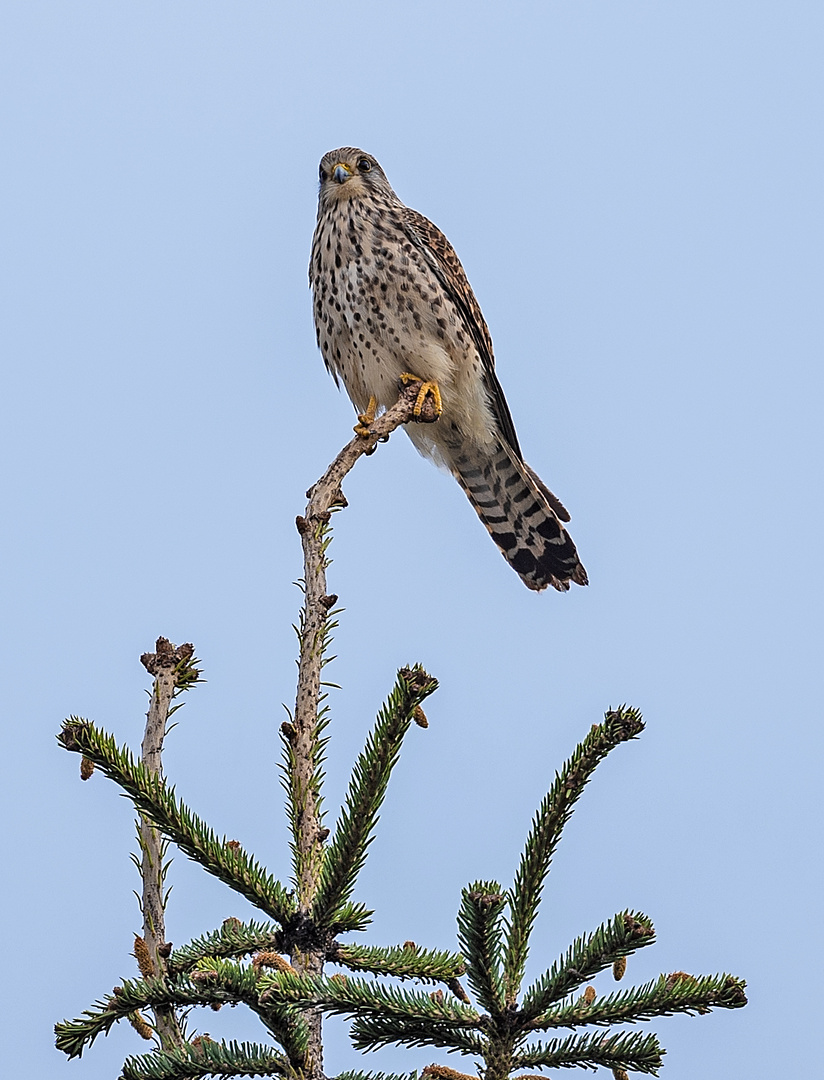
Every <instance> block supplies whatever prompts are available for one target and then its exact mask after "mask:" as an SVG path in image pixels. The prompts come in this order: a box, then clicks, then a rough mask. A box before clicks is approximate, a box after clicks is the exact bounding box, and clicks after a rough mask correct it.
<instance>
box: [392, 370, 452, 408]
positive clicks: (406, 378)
mask: <svg viewBox="0 0 824 1080" xmlns="http://www.w3.org/2000/svg"><path fill="white" fill-rule="evenodd" d="M401 382H402V383H403V385H404V386H408V385H409V384H410V383H416V382H417V383H420V384H421V388H420V390H419V391H418V399H417V401H416V402H415V408H414V409H413V410H412V412H413V415H414V416H415V419H418V417H420V415H421V410H422V409H423V404H424V402H425V401H426V396H427V394H431V395H432V405H433V411H434V413H435V419H436V420H437V419H438V417H439V416H440V415H441V413H442V412H443V402H442V401H441V390H440V387H439V386H438V384H437V383H436V382H427V381H426V380H425V379H422V378H421V377H420V375H412V374H411V373H410V372H408V371H404V373H403V374H402V375H401Z"/></svg>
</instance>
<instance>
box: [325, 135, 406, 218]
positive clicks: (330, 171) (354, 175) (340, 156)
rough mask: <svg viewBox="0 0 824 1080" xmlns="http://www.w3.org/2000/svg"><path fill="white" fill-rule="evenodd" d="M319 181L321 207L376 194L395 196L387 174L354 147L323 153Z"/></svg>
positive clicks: (373, 159) (370, 158)
mask: <svg viewBox="0 0 824 1080" xmlns="http://www.w3.org/2000/svg"><path fill="white" fill-rule="evenodd" d="M319 179H320V201H321V203H322V204H327V205H329V204H333V203H336V202H342V201H345V200H347V199H362V198H365V197H369V196H370V195H372V196H374V195H376V194H382V195H389V196H392V197H395V193H394V191H393V190H392V188H391V186H390V184H389V181H388V180H387V179H386V174H385V173H384V171H383V169H382V168H381V167H380V165H379V164H378V162H377V161H376V160H375V158H373V157H372V155H371V154H367V153H365V152H364V151H363V150H358V149H357V147H354V146H344V147H341V149H340V150H330V151H329V153H328V154H324V156H323V157H322V158H321V163H320V170H319Z"/></svg>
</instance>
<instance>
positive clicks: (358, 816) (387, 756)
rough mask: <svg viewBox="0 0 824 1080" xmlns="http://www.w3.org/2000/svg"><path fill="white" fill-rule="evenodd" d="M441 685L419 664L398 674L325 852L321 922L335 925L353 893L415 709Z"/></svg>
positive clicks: (317, 912)
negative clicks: (343, 906)
mask: <svg viewBox="0 0 824 1080" xmlns="http://www.w3.org/2000/svg"><path fill="white" fill-rule="evenodd" d="M437 686H438V683H437V680H435V679H433V678H432V677H431V676H430V675H427V673H426V672H425V671H424V670H423V668H422V667H421V666H420V665H419V664H416V665H415V667H413V668H402V669H401V670H400V671H399V672H398V677H397V681H396V683H395V686H394V687H393V689H392V692H391V693H390V695H389V698H388V699H387V701H386V704H385V705H384V706H383V708H382V709H381V711H380V713H379V714H378V720H377V723H376V725H375V727H374V729H373V730H372V732H371V733H370V735H369V737H368V739H367V740H366V746H365V747H364V749H363V752H362V753H361V754H360V755H359V757H358V759H357V761H356V762H355V766H354V768H353V770H352V777H351V780H350V782H349V790H348V792H347V795H346V803H345V805H344V807H343V809H342V811H341V814H340V818H339V819H338V823H337V825H336V827H335V833H334V837H333V839H332V841H331V843H330V844H329V847H328V848H327V850H326V854H325V857H324V860H323V869H322V871H321V876H320V883H319V887H318V891H317V895H316V898H315V903H314V918H315V922H316V923H317V924H318V926H329V925H330V924H332V923H334V922H335V921H336V920H337V919H338V918H339V916H340V911H341V907H342V905H343V904H345V903H346V902H347V901H348V900H349V898H350V897H351V895H352V890H353V889H354V887H355V882H356V880H357V876H358V874H359V872H360V870H361V868H362V867H363V864H364V861H365V859H366V849H367V848H368V846H369V844H370V843H371V840H372V835H373V833H374V830H375V825H376V824H377V821H378V814H379V812H380V808H381V805H382V803H383V800H384V797H385V795H386V788H387V785H388V783H389V777H390V775H391V773H392V769H393V768H394V766H395V764H396V762H397V760H398V755H399V753H400V749H401V743H402V742H403V738H404V735H406V733H407V731H408V730H409V727H410V725H411V724H412V721H413V719H414V717H415V710H416V709H418V708H419V707H420V705H421V703H422V702H423V701H425V700H426V698H427V697H428V696H429V695H430V694H432V693H433V692H434V691H435V690H436V689H437Z"/></svg>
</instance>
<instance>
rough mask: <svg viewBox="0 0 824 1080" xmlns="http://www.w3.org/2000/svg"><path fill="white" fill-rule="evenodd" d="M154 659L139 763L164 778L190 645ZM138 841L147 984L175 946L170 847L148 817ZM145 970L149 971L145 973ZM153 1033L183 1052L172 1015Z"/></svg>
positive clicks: (139, 946)
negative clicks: (168, 880) (167, 862)
mask: <svg viewBox="0 0 824 1080" xmlns="http://www.w3.org/2000/svg"><path fill="white" fill-rule="evenodd" d="M155 649H156V651H155V652H154V653H144V654H143V656H141V658H140V660H141V663H142V664H143V666H144V667H145V668H146V670H147V671H148V672H149V673H150V674H151V675H154V677H155V681H154V686H153V687H152V698H151V704H150V705H149V711H148V713H147V714H146V730H145V732H144V735H143V743H142V745H141V748H140V751H141V753H140V757H141V761H142V762H143V765H144V767H145V768H146V770H147V771H148V772H150V773H152V774H153V775H160V774H161V773H162V762H161V757H162V753H163V740H164V738H165V737H166V724H167V722H168V719H169V711H170V709H171V707H172V699H173V698H174V696H175V691H176V690H177V689H178V675H179V673H180V670H181V668H182V667H184V668H185V667H186V665H187V663H188V661H190V660H191V659H192V656H193V654H194V647H193V646H192V645H178V647H177V648H175V646H174V645H172V643H171V642H170V641H168V640H167V639H166V638H163V637H161V638H158V639H157V643H156V645H155ZM138 839H139V841H140V851H141V860H140V876H141V879H142V881H143V890H142V896H141V910H142V912H143V938H142V939H141V938H139V937H135V956H136V957H137V960H138V963H139V965H140V969H141V973H142V974H143V976H144V978H146V977H149V976H151V975H161V974H165V971H166V957H168V955H169V952H170V951H171V946H169V945H167V942H166V920H165V913H164V909H165V898H164V895H163V884H164V877H165V867H164V857H165V852H166V847H167V842H166V841H165V840H163V838H162V837H161V835H160V833H159V832H158V830H157V829H156V828H155V827H154V826H153V825H152V824H151V823H150V821H149V819H148V818H147V817H146V816H145V815H144V814H141V815H140V820H139V822H138ZM144 969H145V970H144ZM154 1014H155V1029H156V1031H157V1035H158V1038H159V1039H160V1045H161V1047H162V1048H163V1049H164V1050H182V1049H183V1047H184V1045H185V1041H184V1038H183V1034H182V1033H181V1030H180V1027H179V1025H178V1022H177V1019H176V1018H175V1013H174V1009H173V1008H172V1007H171V1006H168V1005H158V1006H156V1008H155V1010H154Z"/></svg>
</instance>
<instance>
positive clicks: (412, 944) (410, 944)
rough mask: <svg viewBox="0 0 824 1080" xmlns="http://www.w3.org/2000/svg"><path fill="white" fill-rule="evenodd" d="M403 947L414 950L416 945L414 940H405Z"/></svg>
mask: <svg viewBox="0 0 824 1080" xmlns="http://www.w3.org/2000/svg"><path fill="white" fill-rule="evenodd" d="M403 947H404V948H405V949H411V950H412V952H415V951H416V949H417V948H418V946H417V945H416V944H415V942H414V941H405V942H404V943H403Z"/></svg>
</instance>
